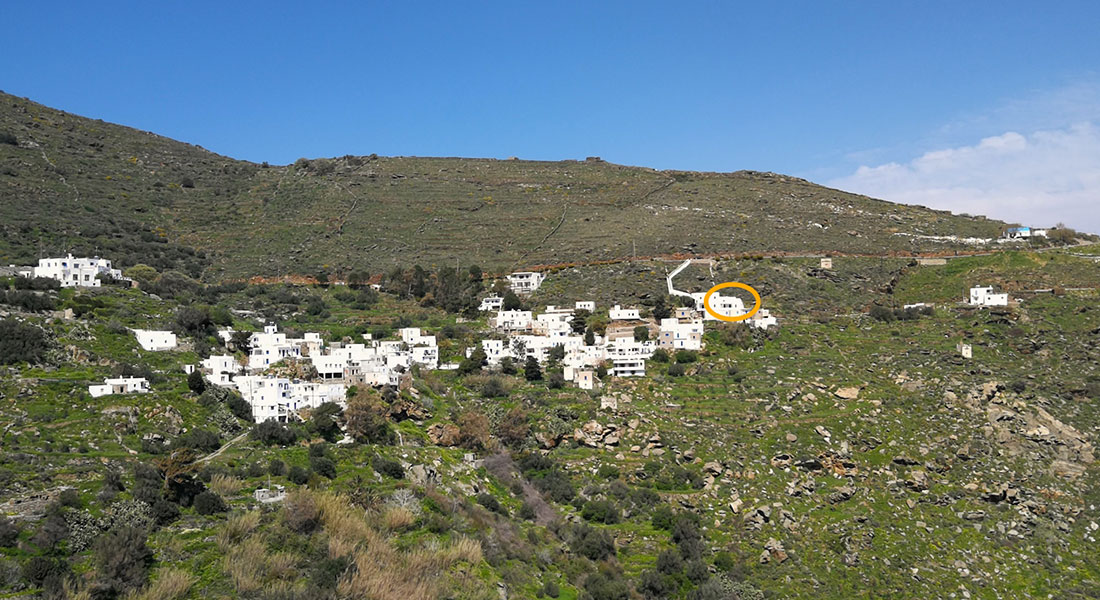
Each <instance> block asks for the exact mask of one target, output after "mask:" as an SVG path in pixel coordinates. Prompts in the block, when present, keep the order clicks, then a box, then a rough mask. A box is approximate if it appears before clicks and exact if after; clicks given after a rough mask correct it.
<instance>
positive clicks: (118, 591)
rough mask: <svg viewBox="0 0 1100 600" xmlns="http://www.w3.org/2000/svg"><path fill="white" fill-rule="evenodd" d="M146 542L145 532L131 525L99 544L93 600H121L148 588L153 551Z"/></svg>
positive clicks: (118, 530)
mask: <svg viewBox="0 0 1100 600" xmlns="http://www.w3.org/2000/svg"><path fill="white" fill-rule="evenodd" d="M145 542H146V534H145V531H144V530H143V529H140V528H137V527H132V526H128V525H127V526H123V527H120V528H118V529H113V530H111V531H108V532H107V533H105V534H103V535H101V536H100V537H99V539H97V540H96V543H95V546H94V548H93V550H94V555H95V565H96V570H95V581H94V583H93V584H92V591H93V593H92V596H93V597H97V598H98V597H117V596H121V595H122V594H125V593H126V592H129V591H130V590H136V589H138V588H140V587H141V586H142V585H144V584H145V580H146V579H147V578H148V576H149V566H150V565H151V564H152V562H153V551H152V550H150V549H149V547H148V546H146V544H145Z"/></svg>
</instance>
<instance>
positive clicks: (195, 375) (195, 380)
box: [187, 369, 206, 396]
mask: <svg viewBox="0 0 1100 600" xmlns="http://www.w3.org/2000/svg"><path fill="white" fill-rule="evenodd" d="M187 387H188V388H189V389H190V390H191V392H192V393H194V394H195V395H196V396H201V395H202V393H203V392H205V391H206V379H203V376H202V373H200V372H199V370H198V369H195V370H194V371H191V374H190V375H188V376H187Z"/></svg>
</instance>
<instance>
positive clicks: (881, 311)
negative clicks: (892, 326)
mask: <svg viewBox="0 0 1100 600" xmlns="http://www.w3.org/2000/svg"><path fill="white" fill-rule="evenodd" d="M868 314H869V315H870V316H871V318H872V319H874V320H876V321H882V322H883V323H889V322H890V321H893V320H894V311H892V310H890V309H889V308H886V307H885V306H872V307H871V311H870V312H869V313H868Z"/></svg>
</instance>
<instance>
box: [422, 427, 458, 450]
mask: <svg viewBox="0 0 1100 600" xmlns="http://www.w3.org/2000/svg"><path fill="white" fill-rule="evenodd" d="M428 439H429V440H431V442H432V443H433V444H435V445H436V446H445V447H450V446H457V445H458V439H459V432H458V426H456V425H452V424H450V423H434V424H432V425H431V426H430V427H428Z"/></svg>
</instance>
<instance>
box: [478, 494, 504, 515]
mask: <svg viewBox="0 0 1100 600" xmlns="http://www.w3.org/2000/svg"><path fill="white" fill-rule="evenodd" d="M477 503H478V504H480V505H482V506H484V507H485V508H487V509H489V510H490V511H492V512H495V513H500V514H502V515H506V514H508V511H506V510H504V507H503V506H501V504H500V501H498V500H497V499H496V496H494V495H492V494H486V493H485V492H482V493H480V494H478V495H477Z"/></svg>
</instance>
